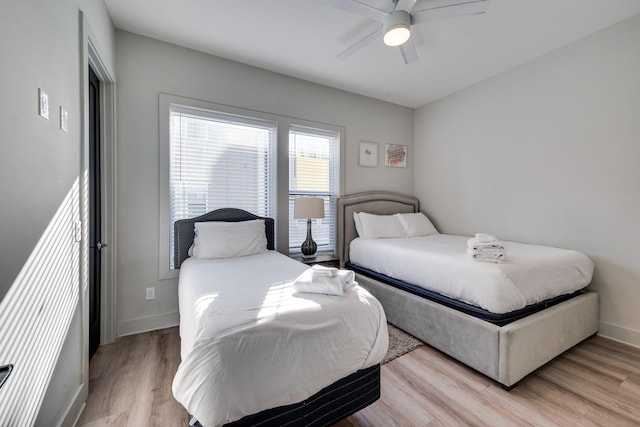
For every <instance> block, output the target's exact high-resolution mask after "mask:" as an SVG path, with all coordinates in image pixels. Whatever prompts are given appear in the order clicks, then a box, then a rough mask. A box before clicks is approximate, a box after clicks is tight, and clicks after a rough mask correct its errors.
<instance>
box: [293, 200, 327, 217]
mask: <svg viewBox="0 0 640 427" xmlns="http://www.w3.org/2000/svg"><path fill="white" fill-rule="evenodd" d="M293 218H294V219H309V218H324V199H320V198H318V197H303V198H300V199H294V200H293Z"/></svg>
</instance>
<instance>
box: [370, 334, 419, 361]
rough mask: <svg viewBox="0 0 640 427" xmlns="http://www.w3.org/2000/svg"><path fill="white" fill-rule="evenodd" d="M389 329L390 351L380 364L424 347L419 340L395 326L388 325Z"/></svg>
mask: <svg viewBox="0 0 640 427" xmlns="http://www.w3.org/2000/svg"><path fill="white" fill-rule="evenodd" d="M387 327H388V329H389V350H387V354H386V356H384V359H382V362H380V364H382V365H384V364H385V363H387V362H390V361H392V360H393V359H395V358H396V357H400V356H402V355H403V354H405V353H408V352H410V351H411V350H414V349H416V348H418V347H422V346H423V345H424V343H423V342H422V341H420V340H419V339H417V338H415V337H413V336H411V335H409V334H408V333H406V332H405V331H403V330H401V329H398V328H396V327H395V326H393V325H390V324H387Z"/></svg>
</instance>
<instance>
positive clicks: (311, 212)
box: [293, 197, 324, 258]
mask: <svg viewBox="0 0 640 427" xmlns="http://www.w3.org/2000/svg"><path fill="white" fill-rule="evenodd" d="M293 218H294V219H306V220H307V240H305V241H304V242H303V243H302V246H300V249H301V250H302V257H303V258H313V257H315V256H316V250H317V249H318V245H317V244H316V242H314V241H313V239H312V238H311V219H312V218H324V199H320V198H318V197H303V198H300V199H294V200H293Z"/></svg>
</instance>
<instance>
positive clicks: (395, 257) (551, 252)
mask: <svg viewBox="0 0 640 427" xmlns="http://www.w3.org/2000/svg"><path fill="white" fill-rule="evenodd" d="M468 239H469V238H468V237H466V236H456V235H449V234H433V235H429V236H422V237H411V238H392V239H374V240H365V239H362V238H356V239H354V240H353V241H352V242H351V247H350V253H349V255H350V261H351V263H352V264H356V265H359V266H361V267H365V268H368V269H370V270H373V271H375V272H378V273H381V274H384V275H385V276H389V277H393V278H396V279H399V280H402V281H405V282H407V283H411V284H413V285H417V286H420V287H422V288H424V289H427V290H430V291H434V292H437V293H440V294H442V295H445V296H447V297H451V298H454V299H456V300H460V301H463V302H466V303H469V304H472V305H475V306H478V307H481V308H482V309H485V310H487V311H489V312H492V313H509V312H512V311H515V310H519V309H522V308H524V307H526V306H528V305H531V304H536V303H539V302H541V301H545V300H548V299H551V298H554V297H557V296H559V295H564V294H570V293H573V292H575V291H578V290H580V289H583V288H584V287H586V286H587V285H588V284H589V283H590V282H591V276H592V274H593V262H592V261H591V260H590V259H589V258H588V257H587V256H585V255H584V254H582V253H580V252H577V251H573V250H566V249H559V248H552V247H548V246H537V245H530V244H523V243H515V242H503V243H504V246H505V249H506V253H507V256H508V262H507V263H505V264H494V263H487V262H478V261H475V260H473V258H472V257H470V256H469V255H468V254H467V252H466V251H467V240H468Z"/></svg>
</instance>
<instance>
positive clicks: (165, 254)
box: [158, 93, 346, 280]
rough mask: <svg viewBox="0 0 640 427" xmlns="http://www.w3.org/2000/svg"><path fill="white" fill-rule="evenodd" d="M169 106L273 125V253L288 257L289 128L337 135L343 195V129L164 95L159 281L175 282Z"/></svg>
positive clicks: (160, 115) (161, 95)
mask: <svg viewBox="0 0 640 427" xmlns="http://www.w3.org/2000/svg"><path fill="white" fill-rule="evenodd" d="M171 104H178V105H183V106H185V107H188V108H196V109H201V110H205V111H206V110H209V111H216V112H220V113H225V114H231V115H237V116H241V117H248V118H253V119H257V120H262V121H271V122H275V123H276V147H275V159H274V163H275V175H274V176H275V178H276V184H275V199H276V200H275V214H274V220H275V225H276V235H275V240H276V250H278V251H279V252H281V253H283V254H285V255H288V254H289V128H291V127H301V128H305V127H306V128H312V129H318V130H326V131H329V132H336V133H338V134H339V141H338V149H337V157H338V158H337V163H338V176H337V180H338V182H337V188H338V193H337V197H340V196H341V195H343V194H345V182H346V165H345V152H346V151H345V150H346V132H345V129H344V127H343V126H338V125H332V124H327V123H322V122H316V121H312V120H306V119H300V118H295V117H289V116H284V115H279V114H273V113H268V112H263V111H258V110H251V109H246V108H240V107H235V106H230V105H225V104H218V103H213V102H207V101H203V100H198V99H194V98H187V97H182V96H177V95H171V94H167V93H159V95H158V118H159V119H158V122H159V126H158V128H159V129H158V132H159V138H158V142H159V183H160V184H159V223H158V276H159V279H160V280H169V279H176V278H177V277H178V274H179V271H180V270H179V269H170V268H169V265H170V263H169V259H170V258H169V257H170V256H171V254H170V253H169V252H170V242H169V240H170V236H171V232H170V230H171V228H170V227H172V225H171V224H170V182H169V180H170V176H169V174H170V172H169V168H170V163H169V162H170V120H169V117H170V107H171Z"/></svg>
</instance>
